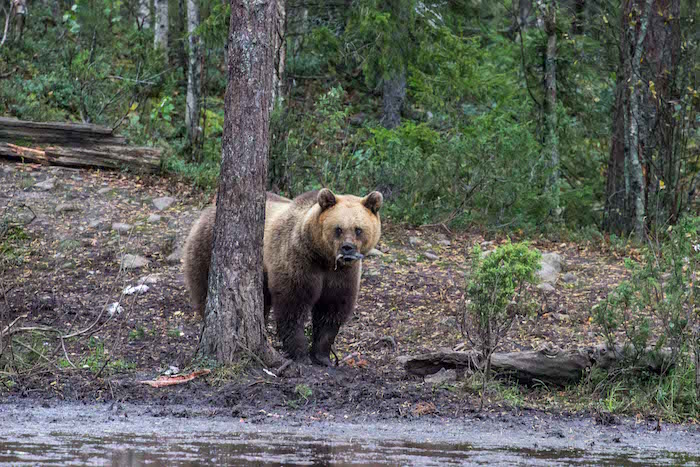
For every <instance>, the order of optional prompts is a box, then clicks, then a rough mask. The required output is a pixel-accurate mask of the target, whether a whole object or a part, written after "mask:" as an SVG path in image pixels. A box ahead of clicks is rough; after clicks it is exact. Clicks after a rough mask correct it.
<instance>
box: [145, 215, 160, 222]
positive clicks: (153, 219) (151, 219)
mask: <svg viewBox="0 0 700 467" xmlns="http://www.w3.org/2000/svg"><path fill="white" fill-rule="evenodd" d="M162 220H163V216H160V215H158V214H151V215H150V216H148V221H147V222H148V223H149V224H157V223H159V222H160V221H162Z"/></svg>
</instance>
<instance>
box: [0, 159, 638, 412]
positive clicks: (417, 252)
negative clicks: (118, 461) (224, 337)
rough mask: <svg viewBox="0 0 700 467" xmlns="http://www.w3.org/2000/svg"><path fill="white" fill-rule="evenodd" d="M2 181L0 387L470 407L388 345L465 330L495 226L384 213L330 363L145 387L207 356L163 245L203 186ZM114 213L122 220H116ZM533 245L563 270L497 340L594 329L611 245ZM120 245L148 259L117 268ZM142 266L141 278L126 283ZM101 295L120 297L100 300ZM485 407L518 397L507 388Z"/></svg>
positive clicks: (308, 405)
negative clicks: (417, 220)
mask: <svg viewBox="0 0 700 467" xmlns="http://www.w3.org/2000/svg"><path fill="white" fill-rule="evenodd" d="M46 181H49V182H50V183H47V184H42V182H46ZM52 185H53V186H52ZM0 186H2V188H3V189H2V190H0V219H2V221H3V225H4V226H5V230H4V233H3V238H2V239H1V240H0V241H1V245H2V248H3V250H2V262H1V263H0V273H1V275H0V279H1V280H0V294H2V295H4V296H3V297H0V330H2V329H4V328H5V327H6V326H8V324H12V329H13V332H15V331H16V333H15V334H13V335H12V339H9V338H5V339H4V341H3V342H0V347H2V350H3V356H2V357H1V358H0V363H2V365H1V366H0V400H3V399H4V400H11V401H14V402H17V401H21V400H24V399H29V400H33V401H36V400H43V401H47V403H48V404H50V405H52V404H56V403H58V402H59V401H66V400H68V401H86V402H87V401H89V402H106V401H107V402H110V403H112V402H115V401H116V402H120V403H125V402H128V403H142V404H156V405H159V406H163V407H164V408H163V409H162V410H171V409H170V408H169V407H171V406H173V405H186V406H188V405H194V406H197V405H205V406H208V407H216V409H212V410H215V411H218V410H221V411H223V412H224V413H226V414H227V415H228V416H233V417H237V418H241V419H245V420H249V421H250V420H252V421H260V420H266V419H268V418H270V417H273V418H274V417H299V416H302V417H304V419H305V420H308V421H315V420H329V419H333V420H350V421H355V420H359V419H367V418H371V419H373V420H415V419H419V418H421V417H440V418H446V419H450V418H452V419H461V418H462V417H465V416H469V415H470V414H473V413H475V412H476V407H477V405H478V404H477V403H476V402H475V399H476V397H477V396H476V392H473V391H471V392H470V391H468V390H464V387H463V386H462V385H461V383H447V384H440V385H436V386H433V385H432V384H429V383H425V382H424V381H423V379H422V378H418V377H415V376H410V375H407V374H406V373H405V372H404V370H403V369H402V367H401V365H400V364H399V363H398V362H397V357H399V356H401V355H411V354H416V353H421V352H426V351H433V350H436V349H438V348H453V347H455V346H457V345H459V344H462V343H463V342H464V340H465V339H464V336H463V335H462V333H461V332H460V322H461V317H462V313H463V309H464V286H465V274H466V272H467V269H468V265H469V263H470V259H469V252H470V251H471V249H472V247H473V246H474V245H475V244H482V245H483V249H485V250H486V249H492V248H495V247H496V246H497V245H498V243H499V242H502V241H505V239H504V238H502V237H499V236H497V235H495V234H493V233H491V234H485V233H484V232H478V231H472V232H461V233H455V232H450V231H447V230H446V229H444V228H441V227H437V228H423V229H415V228H408V227H406V226H402V225H398V224H392V223H390V222H385V224H384V229H383V236H382V240H381V242H380V244H379V246H378V248H379V249H380V250H381V251H382V252H383V253H384V255H383V256H379V257H372V258H367V259H366V260H365V262H364V265H363V266H364V272H363V277H362V284H361V295H360V298H359V303H358V307H357V309H356V312H355V316H354V317H353V319H352V320H351V321H350V322H349V323H347V324H346V325H345V326H344V327H343V328H342V329H341V333H340V335H339V338H338V342H337V345H336V354H337V356H338V358H339V359H340V361H341V362H340V365H339V366H338V367H336V368H332V369H322V368H318V367H313V366H301V367H298V368H295V371H291V372H288V373H287V374H286V375H285V377H280V378H276V377H274V376H270V375H269V374H267V373H265V372H263V371H262V370H261V369H253V370H251V371H239V370H240V369H236V368H229V369H224V370H217V371H214V372H212V373H211V374H210V375H209V376H206V377H200V378H198V379H196V380H194V381H192V382H189V383H187V384H183V385H178V386H172V387H167V388H161V389H155V388H151V387H149V386H146V385H144V384H142V381H143V380H151V379H154V378H155V377H157V376H158V375H159V374H162V373H163V372H166V371H173V370H177V371H180V372H187V371H190V370H193V369H198V368H203V367H206V366H207V365H206V362H202V361H200V360H196V359H195V351H196V347H197V343H198V338H199V333H200V329H201V322H200V321H199V319H198V317H197V316H195V314H194V313H193V312H192V310H191V308H190V306H189V304H188V301H187V296H186V292H185V289H184V285H183V280H182V274H181V271H180V264H179V260H177V258H173V257H170V258H169V256H170V255H171V254H172V253H173V252H177V249H178V248H179V247H180V246H181V245H182V243H183V241H184V238H185V237H186V235H187V233H188V231H189V228H190V226H191V225H192V222H193V221H194V220H195V219H196V218H197V216H198V214H199V213H200V212H201V209H202V208H203V207H204V206H206V205H207V203H208V202H209V201H210V200H209V199H208V197H207V196H204V195H203V194H201V193H200V192H198V191H196V190H193V189H192V188H191V187H189V186H188V185H186V184H184V183H181V182H178V181H177V180H173V179H170V178H164V177H154V176H146V177H142V176H136V175H133V174H125V173H118V172H101V171H93V170H74V169H63V168H57V167H43V166H39V165H33V164H16V163H11V162H6V161H0ZM162 196H172V197H174V198H175V202H174V203H173V204H172V205H171V206H170V207H168V208H166V209H164V210H162V211H159V210H158V209H157V208H156V207H155V206H154V204H153V200H154V199H155V198H158V197H162ZM66 206H68V207H69V208H68V209H66ZM153 214H157V215H159V216H161V217H160V219H154V218H153V217H152V215H153ZM114 223H126V224H129V226H130V227H129V228H128V229H126V230H125V231H124V232H121V233H120V232H118V231H117V230H115V229H114V228H113V224H114ZM484 242H486V243H484ZM533 246H535V247H537V248H539V249H540V250H542V251H552V252H558V253H559V254H560V255H561V256H562V258H563V259H564V262H565V268H566V271H568V272H570V273H572V274H573V276H574V280H573V281H572V282H567V283H565V282H563V281H559V282H558V283H557V284H556V285H555V290H554V292H552V293H551V294H549V295H542V296H541V297H540V300H539V310H538V312H537V313H536V314H534V315H533V316H532V317H530V318H527V319H525V320H523V321H521V322H517V323H515V325H514V326H513V328H512V329H511V331H510V334H509V336H508V338H507V339H505V341H504V347H503V350H519V349H520V350H523V349H537V348H540V347H542V346H545V345H546V346H558V347H561V348H563V349H570V348H574V347H577V346H586V345H591V344H595V343H599V337H598V336H597V334H596V333H595V332H594V329H593V327H592V325H591V319H590V318H591V315H590V310H591V307H592V306H593V305H594V304H595V303H596V302H598V301H600V300H602V299H603V298H604V297H605V296H606V295H607V293H608V291H609V290H610V289H611V288H612V287H614V286H615V285H616V284H617V283H618V282H619V281H620V280H621V278H622V277H624V275H625V270H624V265H623V262H622V259H621V258H619V257H616V256H615V255H614V254H611V253H610V252H606V251H601V250H600V249H595V248H590V246H589V245H579V244H573V243H565V242H564V243H553V242H551V241H548V240H538V239H534V240H533ZM127 253H130V254H136V255H140V256H142V257H144V258H145V259H146V260H148V264H147V265H145V266H143V267H140V268H136V269H124V268H122V267H121V259H122V257H123V255H124V254H127ZM435 257H437V259H435ZM431 258H432V259H431ZM145 279H147V281H146V284H147V285H148V287H149V289H148V291H146V292H144V293H137V294H133V295H126V294H125V293H124V290H125V288H126V287H128V286H134V285H137V284H138V283H139V282H140V281H142V280H145ZM115 303H119V306H120V308H118V311H115V312H113V313H110V310H109V308H110V306H113V304H115ZM269 330H270V333H271V335H274V329H273V328H272V327H270V329H269ZM58 335H63V336H69V335H70V336H72V337H70V338H66V339H58V338H57V336H58ZM172 367H176V368H172ZM488 403H489V401H487V405H488ZM489 407H490V408H489V410H490V411H491V412H493V413H501V412H503V413H511V411H514V412H515V413H519V412H520V409H512V408H509V404H508V403H501V402H495V403H494V404H492V405H490V406H489ZM560 411H561V410H560ZM346 417H347V418H346Z"/></svg>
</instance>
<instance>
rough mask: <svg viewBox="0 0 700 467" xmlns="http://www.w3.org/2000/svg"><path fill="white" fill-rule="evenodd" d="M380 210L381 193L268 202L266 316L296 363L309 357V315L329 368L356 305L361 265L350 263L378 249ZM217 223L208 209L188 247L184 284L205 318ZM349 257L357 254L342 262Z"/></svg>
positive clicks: (316, 348)
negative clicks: (337, 339)
mask: <svg viewBox="0 0 700 467" xmlns="http://www.w3.org/2000/svg"><path fill="white" fill-rule="evenodd" d="M381 205H382V195H381V193H379V192H373V193H370V194H369V195H367V196H366V197H365V198H359V197H357V196H352V195H343V196H340V195H334V194H333V193H332V192H331V191H330V190H327V189H324V190H321V191H320V192H308V193H304V194H302V195H300V196H298V197H297V198H295V199H294V200H293V201H291V200H288V199H287V198H283V197H281V196H278V195H274V194H271V193H269V194H268V196H267V204H266V211H265V217H266V219H265V238H264V252H263V262H264V269H265V312H266V315H267V312H268V311H269V309H270V308H272V309H273V311H274V316H275V319H276V321H277V332H278V334H279V337H280V340H281V341H282V346H283V348H284V350H285V351H286V352H287V354H288V355H289V356H290V357H292V358H294V359H303V358H306V356H307V355H308V343H307V340H306V337H305V336H304V323H305V321H306V318H307V316H308V315H309V314H311V316H312V324H313V341H312V347H311V358H312V359H313V360H314V361H315V362H317V363H320V364H325V365H330V358H329V353H330V350H331V347H332V346H333V343H334V342H335V337H336V335H337V334H338V330H339V329H340V326H341V325H342V324H343V323H344V322H345V321H347V319H349V318H350V316H351V315H352V311H353V309H354V307H355V302H356V301H357V294H358V289H359V285H360V276H361V272H362V263H361V260H354V261H353V260H351V259H352V257H353V254H354V252H359V253H361V254H363V255H365V254H367V252H369V250H371V249H372V248H374V246H375V245H376V244H377V242H378V241H379V237H380V235H381V221H380V219H379V213H378V211H379V208H380V207H381ZM215 215H216V213H215V207H209V208H207V209H206V210H205V211H204V212H203V213H202V216H201V217H200V219H199V220H198V221H197V222H196V223H195V224H194V226H193V227H192V230H191V232H190V235H189V236H188V238H187V242H186V244H185V254H184V272H185V284H186V286H187V289H188V290H189V292H190V297H191V300H192V304H193V306H194V308H195V309H196V310H197V312H198V313H200V314H201V315H203V313H204V305H205V302H206V294H207V282H208V275H209V261H210V259H211V249H212V235H213V227H214V218H215ZM358 228H359V229H361V232H359V235H358V232H357V231H356V229H358ZM338 229H340V235H338V233H339V231H338ZM348 251H350V252H351V253H350V254H349V255H345V256H343V252H345V253H347V252H348ZM339 255H340V258H339ZM338 258H339V259H338ZM346 258H350V259H348V260H346Z"/></svg>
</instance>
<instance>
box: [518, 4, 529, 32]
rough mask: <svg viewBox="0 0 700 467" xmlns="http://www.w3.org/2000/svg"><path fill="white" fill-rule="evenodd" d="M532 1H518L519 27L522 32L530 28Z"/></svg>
mask: <svg viewBox="0 0 700 467" xmlns="http://www.w3.org/2000/svg"><path fill="white" fill-rule="evenodd" d="M531 13H532V0H518V26H519V27H520V30H521V31H524V30H526V29H527V28H529V27H530V14H531Z"/></svg>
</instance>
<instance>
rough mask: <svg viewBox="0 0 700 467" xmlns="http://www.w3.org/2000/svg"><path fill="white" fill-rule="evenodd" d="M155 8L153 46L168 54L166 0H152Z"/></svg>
mask: <svg viewBox="0 0 700 467" xmlns="http://www.w3.org/2000/svg"><path fill="white" fill-rule="evenodd" d="M153 6H154V10H155V19H156V20H155V31H154V36H153V48H155V49H156V50H158V49H160V50H162V51H163V52H165V56H166V59H167V56H168V0H153Z"/></svg>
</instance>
